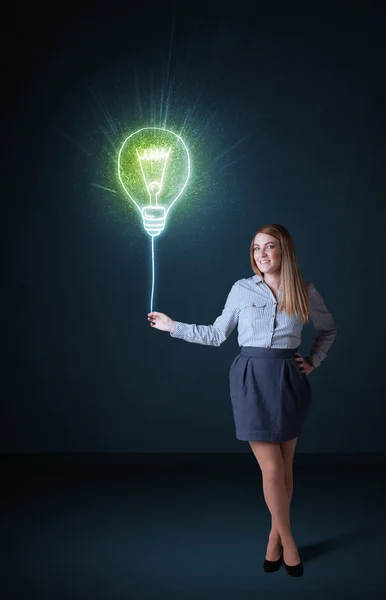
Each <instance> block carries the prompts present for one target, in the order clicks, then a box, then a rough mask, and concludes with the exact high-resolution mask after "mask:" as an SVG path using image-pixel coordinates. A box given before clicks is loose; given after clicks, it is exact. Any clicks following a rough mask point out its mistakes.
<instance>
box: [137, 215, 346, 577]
mask: <svg viewBox="0 0 386 600" xmlns="http://www.w3.org/2000/svg"><path fill="white" fill-rule="evenodd" d="M250 259H251V266H252V270H253V271H254V273H255V275H254V276H252V277H249V278H247V279H239V280H238V281H236V283H235V284H234V285H233V286H232V289H231V291H230V292H229V295H228V298H227V301H226V304H225V307H224V309H223V311H222V314H221V315H220V316H219V317H218V318H217V319H216V320H215V322H214V323H213V325H189V324H187V323H181V322H179V321H174V320H173V319H171V318H170V317H168V316H167V315H165V314H163V313H160V312H151V313H149V314H148V320H149V321H150V325H151V326H152V327H153V328H154V329H160V330H161V331H168V332H170V335H171V336H172V337H175V338H179V339H182V340H185V341H186V342H192V343H197V344H206V345H213V346H219V345H220V344H222V343H223V342H224V341H225V340H226V339H227V337H228V336H229V335H230V333H231V332H232V331H233V330H234V329H235V327H236V325H237V326H238V343H239V346H240V347H241V350H240V353H239V354H238V355H237V356H236V357H235V359H234V360H233V362H232V365H231V368H230V374H229V377H230V395H231V400H232V407H233V415H234V420H235V426H236V437H237V439H239V440H244V441H248V442H249V444H250V446H251V448H252V451H253V453H254V455H255V457H256V460H257V462H258V464H259V466H260V469H261V472H262V479H263V492H264V498H265V501H266V503H267V506H268V509H269V511H270V513H271V517H272V525H271V531H270V534H269V539H268V545H267V552H266V557H265V560H264V571H266V572H273V571H276V570H278V569H279V568H280V565H281V562H282V559H284V565H285V567H286V570H287V572H288V574H290V575H293V576H301V575H303V563H302V562H301V561H300V557H299V553H298V549H297V546H296V544H295V540H294V538H293V536H292V533H291V527H290V514H289V505H290V502H291V497H292V490H293V474H292V465H293V457H294V453H295V446H296V442H297V439H298V437H299V435H300V433H301V430H302V426H303V424H304V422H305V420H306V417H307V414H308V410H309V407H310V404H311V398H312V394H311V387H310V383H309V381H308V375H309V374H310V373H311V372H312V371H313V370H314V369H315V368H317V367H319V366H320V364H321V362H322V361H323V360H324V359H325V358H326V356H327V352H328V350H329V349H330V347H331V345H332V343H333V342H334V340H335V337H336V334H337V329H336V327H335V324H334V320H333V318H332V316H331V314H330V313H329V312H328V310H327V308H326V306H325V304H324V301H323V298H322V296H321V295H320V294H319V292H318V291H317V290H316V288H315V286H314V285H313V284H312V283H306V282H305V281H304V280H303V278H302V275H301V272H300V268H299V265H298V262H297V258H296V254H295V248H294V244H293V241H292V238H291V236H290V234H289V233H288V231H287V229H285V227H283V226H282V225H266V226H264V227H261V228H260V229H259V230H258V231H257V233H256V234H255V236H254V237H253V240H252V243H251V247H250ZM309 318H310V319H311V321H312V323H313V325H314V327H315V329H316V330H317V333H318V335H317V336H316V338H315V339H314V342H313V344H312V348H311V351H310V354H309V356H307V357H306V358H303V356H302V355H301V354H299V352H297V349H298V347H299V345H300V342H301V331H302V328H303V325H304V324H306V323H308V322H309Z"/></svg>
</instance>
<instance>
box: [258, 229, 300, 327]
mask: <svg viewBox="0 0 386 600" xmlns="http://www.w3.org/2000/svg"><path fill="white" fill-rule="evenodd" d="M258 233H266V234H267V235H271V236H272V237H274V238H276V239H277V240H278V241H279V243H280V248H281V273H280V285H281V290H280V300H279V304H278V311H279V312H281V311H283V310H284V311H285V312H286V313H287V315H291V314H297V315H298V317H299V318H300V319H301V320H302V322H303V324H307V323H308V322H309V315H310V300H309V294H308V289H307V283H306V282H305V281H304V279H303V277H302V274H301V272H300V267H299V264H298V261H297V258H296V253H295V246H294V243H293V241H292V238H291V236H290V234H289V232H288V231H287V229H286V228H285V227H283V225H277V224H274V225H264V226H263V227H260V229H259V230H258V231H256V233H255V235H254V236H253V239H252V242H251V247H250V258H251V266H252V270H253V272H254V273H256V275H260V277H263V278H264V276H263V273H262V272H261V271H260V269H259V268H258V266H257V264H256V262H255V259H254V251H253V246H254V242H255V237H256V235H257V234H258Z"/></svg>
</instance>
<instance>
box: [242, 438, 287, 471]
mask: <svg viewBox="0 0 386 600" xmlns="http://www.w3.org/2000/svg"><path fill="white" fill-rule="evenodd" d="M249 443H250V445H251V448H252V451H253V453H254V455H255V457H256V460H257V462H258V463H259V466H260V469H261V472H262V474H263V477H264V478H265V479H270V480H274V479H278V478H281V479H282V478H283V477H284V473H285V463H284V460H283V456H282V454H281V450H280V444H279V443H276V442H249Z"/></svg>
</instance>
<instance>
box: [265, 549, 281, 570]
mask: <svg viewBox="0 0 386 600" xmlns="http://www.w3.org/2000/svg"><path fill="white" fill-rule="evenodd" d="M282 561H283V546H282V547H281V557H280V558H279V559H278V560H267V559H266V558H265V559H264V572H265V573H274V572H275V571H278V570H279V569H280V567H281V563H282Z"/></svg>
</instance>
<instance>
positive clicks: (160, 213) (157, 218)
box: [142, 206, 166, 236]
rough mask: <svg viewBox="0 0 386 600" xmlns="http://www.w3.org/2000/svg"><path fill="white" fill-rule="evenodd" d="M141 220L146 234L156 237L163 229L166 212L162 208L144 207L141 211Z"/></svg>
mask: <svg viewBox="0 0 386 600" xmlns="http://www.w3.org/2000/svg"><path fill="white" fill-rule="evenodd" d="M142 218H143V226H144V228H145V230H146V231H147V233H148V234H149V235H151V236H156V235H159V234H160V233H161V231H163V230H164V228H165V223H166V210H165V208H164V207H163V206H145V207H144V208H143V209H142Z"/></svg>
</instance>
